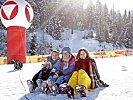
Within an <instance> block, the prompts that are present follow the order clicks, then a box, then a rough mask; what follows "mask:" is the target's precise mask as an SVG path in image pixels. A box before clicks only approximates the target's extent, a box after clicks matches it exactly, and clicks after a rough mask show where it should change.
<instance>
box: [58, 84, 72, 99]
mask: <svg viewBox="0 0 133 100" xmlns="http://www.w3.org/2000/svg"><path fill="white" fill-rule="evenodd" d="M59 89H60V90H61V91H62V92H65V93H66V94H67V96H68V97H69V98H74V89H73V88H72V87H71V86H69V85H67V83H63V84H61V85H60V86H59Z"/></svg>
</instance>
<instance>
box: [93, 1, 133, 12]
mask: <svg viewBox="0 0 133 100" xmlns="http://www.w3.org/2000/svg"><path fill="white" fill-rule="evenodd" d="M92 1H93V3H94V2H95V1H97V0H92ZM100 2H101V3H102V4H105V3H106V4H107V6H108V8H113V2H114V9H115V10H116V11H117V10H120V11H121V12H124V10H125V9H126V10H127V11H128V10H132V9H133V0H100Z"/></svg>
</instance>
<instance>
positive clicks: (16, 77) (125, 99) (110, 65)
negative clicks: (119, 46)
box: [0, 56, 133, 100]
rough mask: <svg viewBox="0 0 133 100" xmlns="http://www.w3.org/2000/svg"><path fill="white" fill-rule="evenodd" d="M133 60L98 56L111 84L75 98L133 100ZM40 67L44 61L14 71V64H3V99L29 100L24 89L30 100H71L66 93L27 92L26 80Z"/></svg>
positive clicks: (0, 72)
mask: <svg viewBox="0 0 133 100" xmlns="http://www.w3.org/2000/svg"><path fill="white" fill-rule="evenodd" d="M132 59H133V56H131V57H118V58H104V59H101V58H98V59H96V62H97V65H98V69H99V73H100V75H101V79H102V80H103V81H104V82H106V83H108V84H109V85H110V86H109V87H107V88H104V89H102V88H98V89H96V90H92V91H90V92H89V93H88V94H87V98H80V97H78V96H77V97H76V98H75V100H133V86H132V85H133V77H132V76H133V67H132V66H133V64H132ZM40 66H41V63H32V64H25V65H24V67H23V68H22V70H20V71H14V70H13V65H0V100H27V99H26V98H25V97H24V95H25V89H26V94H27V97H28V98H29V100H68V98H67V96H66V95H58V96H55V97H54V96H49V95H48V96H47V95H45V94H28V87H27V85H26V80H28V79H31V78H32V76H33V75H34V74H35V73H36V72H37V71H38V70H40V68H41V67H40ZM20 80H21V81H22V83H23V85H24V87H25V89H24V87H23V85H22V84H21V82H20ZM69 100H70V99H69Z"/></svg>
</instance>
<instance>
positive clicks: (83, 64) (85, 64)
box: [75, 58, 95, 88]
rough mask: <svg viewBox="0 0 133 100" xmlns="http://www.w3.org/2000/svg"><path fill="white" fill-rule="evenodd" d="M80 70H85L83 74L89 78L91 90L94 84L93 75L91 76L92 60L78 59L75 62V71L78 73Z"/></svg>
mask: <svg viewBox="0 0 133 100" xmlns="http://www.w3.org/2000/svg"><path fill="white" fill-rule="evenodd" d="M80 69H83V70H85V72H86V73H87V74H88V76H89V77H90V78H91V88H94V86H95V82H94V75H93V67H92V60H91V59H90V58H86V59H78V60H77V61H76V62H75V71H78V70H80Z"/></svg>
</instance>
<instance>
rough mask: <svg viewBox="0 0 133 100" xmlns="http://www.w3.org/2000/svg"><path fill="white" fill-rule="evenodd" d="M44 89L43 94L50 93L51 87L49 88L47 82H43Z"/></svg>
mask: <svg viewBox="0 0 133 100" xmlns="http://www.w3.org/2000/svg"><path fill="white" fill-rule="evenodd" d="M42 88H43V90H42V93H44V94H48V93H49V87H48V84H47V81H43V82H42Z"/></svg>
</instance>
